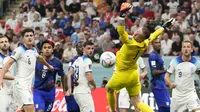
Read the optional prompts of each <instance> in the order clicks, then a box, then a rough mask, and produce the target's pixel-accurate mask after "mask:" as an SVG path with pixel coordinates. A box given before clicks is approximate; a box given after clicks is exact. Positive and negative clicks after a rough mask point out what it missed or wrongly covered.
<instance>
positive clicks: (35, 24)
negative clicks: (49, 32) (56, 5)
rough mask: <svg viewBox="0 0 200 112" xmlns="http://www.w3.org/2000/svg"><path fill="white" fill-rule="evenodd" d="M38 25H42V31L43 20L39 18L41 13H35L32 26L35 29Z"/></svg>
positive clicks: (41, 26)
mask: <svg viewBox="0 0 200 112" xmlns="http://www.w3.org/2000/svg"><path fill="white" fill-rule="evenodd" d="M36 27H40V29H41V31H42V30H43V29H44V28H43V24H42V22H41V20H40V19H39V15H38V14H37V13H35V15H34V19H33V21H32V28H33V29H35V28H36Z"/></svg>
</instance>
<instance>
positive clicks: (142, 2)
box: [136, 0, 145, 14]
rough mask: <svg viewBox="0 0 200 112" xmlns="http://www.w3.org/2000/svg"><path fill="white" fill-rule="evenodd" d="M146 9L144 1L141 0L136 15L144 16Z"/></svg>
mask: <svg viewBox="0 0 200 112" xmlns="http://www.w3.org/2000/svg"><path fill="white" fill-rule="evenodd" d="M144 8H145V7H144V0H139V5H138V6H137V7H136V13H138V14H143V13H144V11H145V9H144Z"/></svg>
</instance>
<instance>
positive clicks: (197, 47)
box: [190, 33, 200, 56]
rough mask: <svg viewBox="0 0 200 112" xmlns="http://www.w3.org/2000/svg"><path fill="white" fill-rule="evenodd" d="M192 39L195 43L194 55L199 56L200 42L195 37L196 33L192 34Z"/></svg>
mask: <svg viewBox="0 0 200 112" xmlns="http://www.w3.org/2000/svg"><path fill="white" fill-rule="evenodd" d="M190 41H192V43H193V52H192V55H194V56H198V55H199V47H200V46H199V42H198V41H197V40H196V39H195V34H193V33H191V34H190Z"/></svg>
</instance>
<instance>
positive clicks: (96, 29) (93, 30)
mask: <svg viewBox="0 0 200 112" xmlns="http://www.w3.org/2000/svg"><path fill="white" fill-rule="evenodd" d="M99 20H100V18H97V17H96V18H93V20H92V25H91V27H90V29H89V30H90V33H91V34H96V35H99V33H100V27H99Z"/></svg>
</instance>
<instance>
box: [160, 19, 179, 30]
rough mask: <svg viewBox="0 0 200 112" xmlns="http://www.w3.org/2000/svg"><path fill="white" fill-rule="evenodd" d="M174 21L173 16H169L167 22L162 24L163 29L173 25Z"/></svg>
mask: <svg viewBox="0 0 200 112" xmlns="http://www.w3.org/2000/svg"><path fill="white" fill-rule="evenodd" d="M175 21H176V19H175V18H171V19H169V20H168V21H167V22H165V23H164V24H163V25H162V26H163V28H165V29H167V28H170V27H171V26H173V25H174V24H175Z"/></svg>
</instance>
